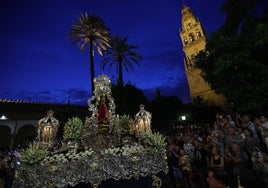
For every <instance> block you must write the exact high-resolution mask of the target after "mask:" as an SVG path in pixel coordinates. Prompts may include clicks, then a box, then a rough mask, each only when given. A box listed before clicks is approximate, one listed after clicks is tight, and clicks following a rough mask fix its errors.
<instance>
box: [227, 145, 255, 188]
mask: <svg viewBox="0 0 268 188" xmlns="http://www.w3.org/2000/svg"><path fill="white" fill-rule="evenodd" d="M227 156H228V158H229V160H230V161H231V163H232V166H233V176H234V177H235V179H236V182H234V183H235V187H238V183H240V182H238V178H239V181H240V180H241V184H242V185H243V186H244V187H245V188H246V187H251V186H252V185H250V184H249V183H248V182H249V180H251V179H252V177H253V174H251V173H249V170H248V166H249V165H248V157H247V154H246V153H245V151H244V150H242V149H241V147H240V144H239V143H233V145H232V150H231V151H230V152H229V153H227ZM251 182H252V181H251Z"/></svg>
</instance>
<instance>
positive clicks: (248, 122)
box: [242, 114, 259, 141]
mask: <svg viewBox="0 0 268 188" xmlns="http://www.w3.org/2000/svg"><path fill="white" fill-rule="evenodd" d="M242 118H243V122H244V123H245V124H246V125H247V128H249V129H250V130H251V131H252V133H253V137H254V138H256V139H257V140H258V141H259V138H258V134H257V130H256V127H255V125H254V123H253V122H252V121H251V119H250V115H248V114H244V115H243V117H242Z"/></svg>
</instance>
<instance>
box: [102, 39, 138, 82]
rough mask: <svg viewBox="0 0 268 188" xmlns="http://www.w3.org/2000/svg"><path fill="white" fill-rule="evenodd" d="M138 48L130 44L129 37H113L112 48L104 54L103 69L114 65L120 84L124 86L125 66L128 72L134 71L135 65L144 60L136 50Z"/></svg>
mask: <svg viewBox="0 0 268 188" xmlns="http://www.w3.org/2000/svg"><path fill="white" fill-rule="evenodd" d="M137 48H138V47H137V46H134V45H130V44H128V37H127V36H125V37H121V36H118V35H116V36H113V37H112V38H111V47H110V48H108V50H107V51H106V52H105V54H104V59H103V61H102V63H101V64H102V69H104V68H105V67H106V66H107V65H109V68H111V67H112V66H113V65H114V64H115V65H116V72H117V73H118V84H119V85H123V84H124V81H123V66H124V67H125V69H126V71H127V72H128V71H129V70H131V71H133V64H132V63H135V64H136V65H140V64H139V60H141V59H142V57H141V55H140V54H139V53H137V52H135V51H134V50H136V49H137Z"/></svg>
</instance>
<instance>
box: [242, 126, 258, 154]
mask: <svg viewBox="0 0 268 188" xmlns="http://www.w3.org/2000/svg"><path fill="white" fill-rule="evenodd" d="M244 134H245V136H246V138H245V140H244V146H245V148H246V150H248V151H252V150H254V149H255V147H258V148H259V147H260V145H259V142H258V140H257V139H256V138H255V137H253V132H252V130H251V129H249V128H246V129H244Z"/></svg>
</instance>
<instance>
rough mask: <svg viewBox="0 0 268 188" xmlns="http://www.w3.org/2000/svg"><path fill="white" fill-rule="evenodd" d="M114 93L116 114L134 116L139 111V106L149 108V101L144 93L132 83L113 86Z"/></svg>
mask: <svg viewBox="0 0 268 188" xmlns="http://www.w3.org/2000/svg"><path fill="white" fill-rule="evenodd" d="M112 93H113V98H114V102H115V104H116V109H115V110H116V114H119V115H124V114H126V115H130V116H134V115H135V114H136V113H137V112H138V111H139V105H140V104H144V105H145V106H146V107H147V106H149V105H148V104H149V101H148V99H147V98H146V96H145V95H144V93H143V92H142V90H140V89H138V88H137V87H136V86H134V85H133V84H131V83H127V84H126V85H124V86H121V85H112Z"/></svg>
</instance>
